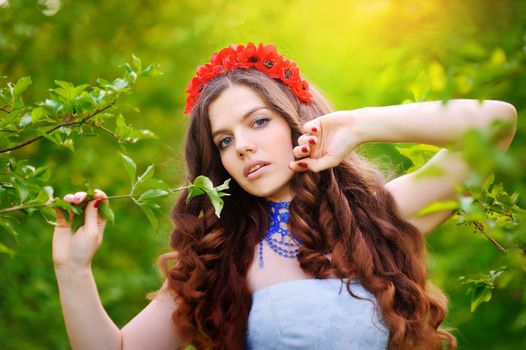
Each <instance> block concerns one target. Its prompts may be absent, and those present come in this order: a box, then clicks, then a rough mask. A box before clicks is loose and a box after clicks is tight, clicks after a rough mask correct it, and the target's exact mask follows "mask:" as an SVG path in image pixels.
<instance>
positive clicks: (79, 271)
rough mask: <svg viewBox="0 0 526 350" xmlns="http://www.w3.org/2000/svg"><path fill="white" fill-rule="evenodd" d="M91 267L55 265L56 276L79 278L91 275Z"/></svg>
mask: <svg viewBox="0 0 526 350" xmlns="http://www.w3.org/2000/svg"><path fill="white" fill-rule="evenodd" d="M91 273H92V272H91V265H82V266H81V265H76V264H60V265H55V274H56V275H57V276H59V275H60V276H61V277H62V276H63V277H67V276H79V275H86V274H91Z"/></svg>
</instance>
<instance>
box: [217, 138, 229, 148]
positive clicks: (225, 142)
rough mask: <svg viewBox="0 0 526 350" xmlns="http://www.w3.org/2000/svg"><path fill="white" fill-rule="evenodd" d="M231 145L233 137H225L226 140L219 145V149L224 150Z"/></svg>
mask: <svg viewBox="0 0 526 350" xmlns="http://www.w3.org/2000/svg"><path fill="white" fill-rule="evenodd" d="M231 143H232V138H231V137H225V138H224V139H222V140H221V141H219V144H218V145H217V147H219V149H223V148H225V147H226V146H228V145H230V144H231Z"/></svg>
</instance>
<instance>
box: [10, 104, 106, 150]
mask: <svg viewBox="0 0 526 350" xmlns="http://www.w3.org/2000/svg"><path fill="white" fill-rule="evenodd" d="M115 101H116V99H115V100H113V101H112V102H111V103H110V104H108V105H107V106H105V107H104V108H102V109H100V110H97V111H95V113H93V114H91V115H88V116H87V117H86V118H84V119H82V120H80V121H77V122H62V123H59V124H57V125H55V126H54V127H52V128H51V129H49V130H48V131H46V134H51V133H52V132H53V131H55V130H57V129H58V128H60V127H63V126H69V125H75V124H83V123H85V122H86V121H87V120H89V119H90V118H93V117H94V116H96V115H97V114H99V113H102V112H104V111H105V110H107V109H108V108H110V107H111V106H113V105H114V104H115ZM42 138H43V136H37V137H34V138H32V139H30V140H27V141H25V142H22V143H20V144H18V145H16V146H13V147H9V148H5V149H1V150H0V153H6V152H9V151H14V150H17V149H19V148H22V147H25V146H27V145H29V144H32V143H33V142H36V141H38V140H40V139H42Z"/></svg>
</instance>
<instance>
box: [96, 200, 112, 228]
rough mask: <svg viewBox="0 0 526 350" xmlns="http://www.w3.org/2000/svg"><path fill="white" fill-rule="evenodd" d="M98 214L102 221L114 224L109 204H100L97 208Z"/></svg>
mask: <svg viewBox="0 0 526 350" xmlns="http://www.w3.org/2000/svg"><path fill="white" fill-rule="evenodd" d="M99 214H100V216H101V217H102V218H103V219H104V220H106V221H109V222H111V223H112V224H114V223H115V213H114V212H113V210H112V209H111V208H110V205H109V203H107V202H102V203H101V204H100V206H99Z"/></svg>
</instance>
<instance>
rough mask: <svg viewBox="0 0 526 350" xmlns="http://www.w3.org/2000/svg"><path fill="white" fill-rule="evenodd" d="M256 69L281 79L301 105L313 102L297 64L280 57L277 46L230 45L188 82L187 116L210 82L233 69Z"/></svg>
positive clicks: (213, 56) (214, 55)
mask: <svg viewBox="0 0 526 350" xmlns="http://www.w3.org/2000/svg"><path fill="white" fill-rule="evenodd" d="M242 68H244V69H257V70H258V71H260V72H263V73H265V74H267V75H268V76H269V77H271V78H274V79H279V80H280V81H281V82H282V83H284V84H285V85H287V86H288V87H289V88H290V89H291V90H292V92H293V93H294V95H296V96H297V97H298V98H299V99H300V100H301V101H302V102H304V103H311V102H312V99H313V98H312V94H311V93H310V91H309V84H308V83H307V81H306V80H302V79H301V77H300V71H299V69H298V67H297V66H296V63H294V61H291V60H287V59H285V58H283V56H282V55H278V53H277V51H276V47H275V46H274V45H263V44H261V43H260V44H259V46H256V45H254V44H253V43H251V42H249V43H248V44H247V46H243V45H231V46H229V47H227V48H224V49H222V50H221V51H219V52H217V53H214V54H213V55H212V57H211V58H210V63H207V64H205V65H202V66H199V67H197V73H196V75H195V77H194V78H192V80H190V82H189V83H188V89H187V90H186V93H187V94H188V96H187V98H186V108H185V110H184V113H185V114H189V113H190V112H191V111H192V109H193V107H194V106H195V105H196V104H197V101H198V100H199V96H200V95H201V92H202V91H203V89H204V88H205V86H206V85H207V84H208V82H209V81H210V80H212V79H214V78H216V77H218V76H220V75H222V74H224V73H226V72H228V71H231V70H234V69H242Z"/></svg>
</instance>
